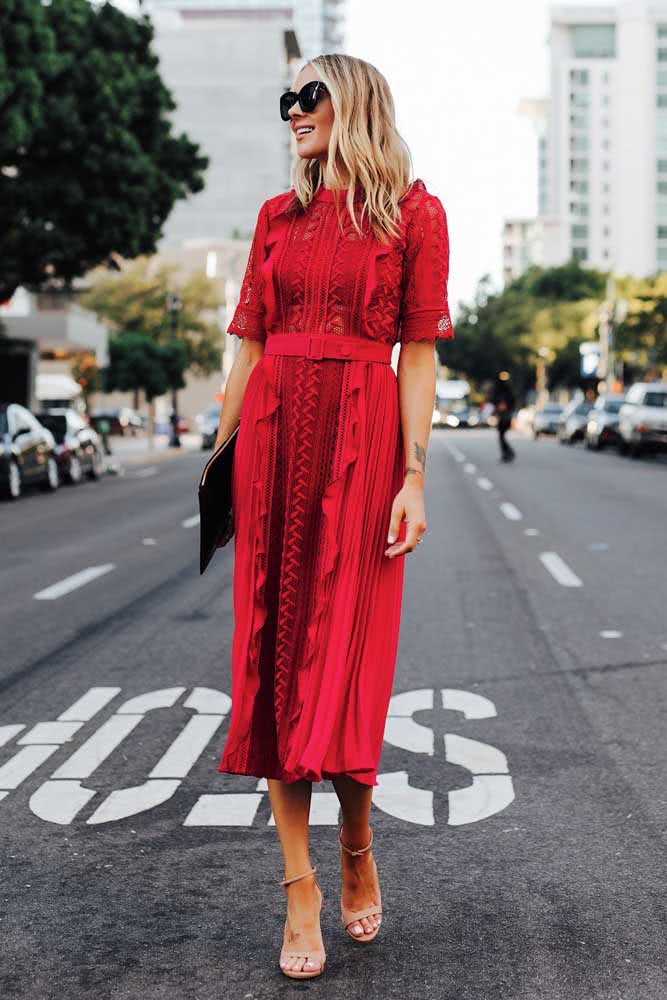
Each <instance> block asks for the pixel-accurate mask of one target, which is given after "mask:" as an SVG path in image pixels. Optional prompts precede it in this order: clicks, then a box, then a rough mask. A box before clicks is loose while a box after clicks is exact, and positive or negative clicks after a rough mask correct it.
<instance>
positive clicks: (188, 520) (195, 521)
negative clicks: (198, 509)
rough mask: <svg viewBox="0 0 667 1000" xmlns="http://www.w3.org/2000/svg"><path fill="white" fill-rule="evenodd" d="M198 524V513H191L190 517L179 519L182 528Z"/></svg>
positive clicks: (194, 526)
mask: <svg viewBox="0 0 667 1000" xmlns="http://www.w3.org/2000/svg"><path fill="white" fill-rule="evenodd" d="M198 524H199V514H193V516H192V517H186V519H185V520H184V521H181V526H182V527H183V528H196V527H197V525H198Z"/></svg>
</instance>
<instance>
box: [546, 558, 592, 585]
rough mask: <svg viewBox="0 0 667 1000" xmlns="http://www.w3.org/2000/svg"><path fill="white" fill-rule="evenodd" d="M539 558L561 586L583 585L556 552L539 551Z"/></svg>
mask: <svg viewBox="0 0 667 1000" xmlns="http://www.w3.org/2000/svg"><path fill="white" fill-rule="evenodd" d="M540 559H541V561H542V563H543V564H544V566H546V568H547V569H548V570H549V572H550V573H551V575H552V576H553V578H554V580H556V582H557V583H560V585H561V586H562V587H583V583H582V582H581V580H580V579H579V577H578V576H577V574H576V573H574V572H573V571H572V570H571V569H570V567H569V566H568V565H567V563H566V562H564V560H563V559H561V557H560V556H559V555H558V553H557V552H540Z"/></svg>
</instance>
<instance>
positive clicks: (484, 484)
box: [477, 476, 493, 490]
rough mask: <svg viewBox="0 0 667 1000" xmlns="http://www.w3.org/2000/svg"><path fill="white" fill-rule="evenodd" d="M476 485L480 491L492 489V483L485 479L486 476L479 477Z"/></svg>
mask: <svg viewBox="0 0 667 1000" xmlns="http://www.w3.org/2000/svg"><path fill="white" fill-rule="evenodd" d="M477 485H478V486H479V488H480V490H492V489H493V483H492V482H491V480H490V479H487V478H486V476H480V477H479V479H478V480H477Z"/></svg>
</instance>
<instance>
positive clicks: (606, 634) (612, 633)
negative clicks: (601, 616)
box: [600, 628, 623, 639]
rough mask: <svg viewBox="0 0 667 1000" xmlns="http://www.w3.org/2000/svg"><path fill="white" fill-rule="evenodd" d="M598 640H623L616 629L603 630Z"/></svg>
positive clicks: (620, 633)
mask: <svg viewBox="0 0 667 1000" xmlns="http://www.w3.org/2000/svg"><path fill="white" fill-rule="evenodd" d="M600 638H601V639H622V638H623V633H622V632H619V631H618V629H615V628H604V629H602V631H601V632H600Z"/></svg>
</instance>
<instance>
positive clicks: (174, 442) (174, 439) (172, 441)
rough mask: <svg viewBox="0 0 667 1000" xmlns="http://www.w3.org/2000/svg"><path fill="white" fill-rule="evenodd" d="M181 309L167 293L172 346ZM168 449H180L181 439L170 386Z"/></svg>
mask: <svg viewBox="0 0 667 1000" xmlns="http://www.w3.org/2000/svg"><path fill="white" fill-rule="evenodd" d="M182 307H183V304H182V302H181V300H180V299H179V297H178V295H174V293H173V292H169V294H168V295H167V312H168V313H169V321H170V325H171V340H172V343H174V344H175V343H176V342H177V340H178V317H179V315H180V312H181V309H182ZM169 447H170V448H180V447H181V439H180V437H179V436H178V392H177V389H176V387H175V386H172V390H171V437H170V438H169Z"/></svg>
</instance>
